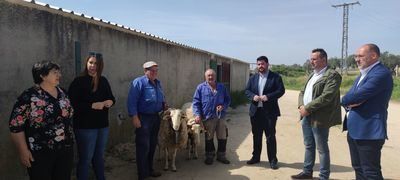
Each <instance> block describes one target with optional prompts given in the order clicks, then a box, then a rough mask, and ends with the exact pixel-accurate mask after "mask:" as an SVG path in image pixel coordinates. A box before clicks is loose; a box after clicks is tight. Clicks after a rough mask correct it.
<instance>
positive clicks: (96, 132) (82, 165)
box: [75, 127, 109, 180]
mask: <svg viewBox="0 0 400 180" xmlns="http://www.w3.org/2000/svg"><path fill="white" fill-rule="evenodd" d="M108 132H109V129H108V127H106V128H100V129H76V130H75V136H76V142H77V145H78V158H79V160H78V166H77V170H76V176H77V179H78V180H87V179H89V164H90V163H92V166H93V170H94V173H95V175H96V178H97V179H98V180H104V179H105V177H104V150H105V147H106V144H107V139H108Z"/></svg>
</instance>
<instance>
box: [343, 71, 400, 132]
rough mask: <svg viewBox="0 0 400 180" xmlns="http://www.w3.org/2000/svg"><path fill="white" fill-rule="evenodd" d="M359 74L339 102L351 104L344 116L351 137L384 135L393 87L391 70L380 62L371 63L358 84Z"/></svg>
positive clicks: (345, 105) (345, 104)
mask: <svg viewBox="0 0 400 180" xmlns="http://www.w3.org/2000/svg"><path fill="white" fill-rule="evenodd" d="M359 80H360V76H359V77H357V79H356V80H355V81H354V84H353V86H352V87H351V89H350V90H349V92H347V94H346V95H345V96H343V98H342V103H341V104H342V105H343V106H344V107H347V106H349V105H351V104H358V103H361V105H359V106H357V107H353V108H351V109H350V112H349V114H348V117H347V124H346V122H343V124H345V125H347V129H348V131H349V135H350V137H351V138H353V139H385V138H387V122H386V121H387V114H388V113H387V108H388V104H389V100H390V96H391V95H392V90H393V78H392V75H391V73H390V71H389V70H388V69H387V68H386V67H385V66H384V65H383V64H381V63H379V64H377V65H376V66H374V67H373V68H372V69H371V70H370V71H369V72H368V74H367V75H366V76H365V77H364V79H363V80H362V81H361V82H360V84H359V85H358V86H357V83H358V81H359Z"/></svg>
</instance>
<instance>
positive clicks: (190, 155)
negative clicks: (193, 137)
mask: <svg viewBox="0 0 400 180" xmlns="http://www.w3.org/2000/svg"><path fill="white" fill-rule="evenodd" d="M187 147H188V148H187V149H188V160H190V159H192V144H191V141H190V138H189V139H188V141H187Z"/></svg>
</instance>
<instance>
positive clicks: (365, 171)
mask: <svg viewBox="0 0 400 180" xmlns="http://www.w3.org/2000/svg"><path fill="white" fill-rule="evenodd" d="M347 142H348V144H349V149H350V157H351V166H353V168H354V171H355V174H356V179H357V180H367V179H374V180H381V179H383V176H382V172H381V150H382V146H383V144H385V140H384V139H377V140H359V139H353V138H351V137H350V135H349V134H347Z"/></svg>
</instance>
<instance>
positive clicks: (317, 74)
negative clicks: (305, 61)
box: [314, 66, 328, 76]
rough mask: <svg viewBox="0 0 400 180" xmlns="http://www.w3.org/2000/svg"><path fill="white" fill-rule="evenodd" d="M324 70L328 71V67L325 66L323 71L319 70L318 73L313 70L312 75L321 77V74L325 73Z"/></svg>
mask: <svg viewBox="0 0 400 180" xmlns="http://www.w3.org/2000/svg"><path fill="white" fill-rule="evenodd" d="M326 69H328V66H325V67H324V68H323V69H321V70H320V71H318V72H317V71H316V70H314V75H315V76H319V75H321V74H324V72H325V71H326Z"/></svg>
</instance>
